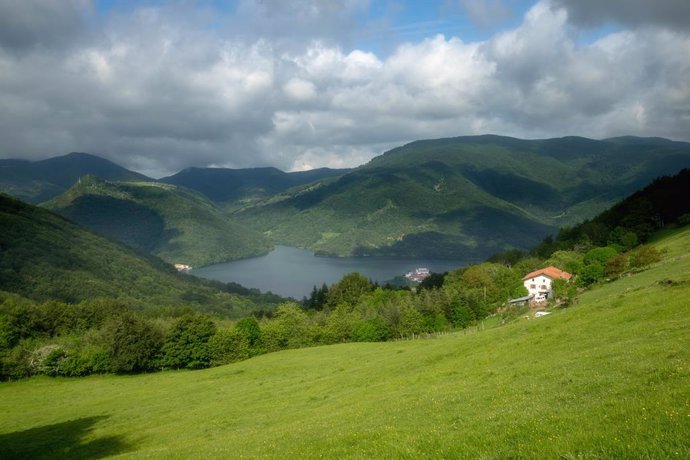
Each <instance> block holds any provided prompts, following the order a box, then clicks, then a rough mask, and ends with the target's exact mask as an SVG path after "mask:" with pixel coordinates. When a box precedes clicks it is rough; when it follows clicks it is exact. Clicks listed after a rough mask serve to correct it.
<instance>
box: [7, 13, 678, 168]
mask: <svg viewBox="0 0 690 460" xmlns="http://www.w3.org/2000/svg"><path fill="white" fill-rule="evenodd" d="M18 3H19V2H18ZM288 3H289V4H290V5H291V7H290V8H288V7H287V6H286V5H287V4H288ZM574 3H575V2H573V4H574ZM578 3H579V2H578ZM603 3H606V2H603ZM611 3H615V2H611ZM26 4H27V5H28V4H31V5H33V7H34V8H35V9H34V10H33V11H34V12H36V11H44V12H47V11H49V10H40V8H52V7H55V5H56V4H60V5H64V7H65V11H62V12H60V13H55V17H56V18H65V19H61V20H58V21H56V23H55V24H52V28H49V30H48V31H46V33H45V35H44V34H42V33H40V30H39V29H40V27H39V28H38V29H37V28H35V27H33V25H36V24H40V23H41V21H42V19H35V20H26V21H24V24H28V25H25V26H21V27H20V26H16V27H15V29H16V30H17V31H19V30H20V29H21V30H23V32H21V33H19V32H13V33H10V32H7V31H3V33H4V34H5V35H3V36H2V38H0V40H1V41H0V106H1V107H2V108H3V110H2V111H0V139H2V143H1V144H0V157H24V158H42V157H47V156H50V155H53V154H58V153H66V152H69V151H74V150H78V151H88V152H92V153H96V154H101V155H104V156H106V157H108V158H111V159H113V160H115V161H118V162H119V163H121V164H123V165H125V166H127V167H130V168H133V169H135V170H139V171H142V172H144V173H147V174H152V175H163V174H167V173H172V172H176V171H177V170H180V169H182V168H184V167H187V166H190V165H197V166H204V165H215V166H227V167H249V166H262V165H273V166H277V167H279V168H282V169H286V170H288V169H307V168H311V167H319V166H332V167H348V166H354V165H357V164H361V163H363V162H365V161H367V160H368V159H370V158H371V157H372V156H374V155H376V154H379V153H381V152H382V151H383V150H385V149H387V148H390V147H393V146H395V145H399V144H400V143H403V142H406V141H409V140H413V139H419V138H432V137H441V136H455V135H463V134H478V133H487V132H492V133H499V134H506V135H515V136H520V137H549V136H559V135H570V134H577V135H585V136H591V137H607V136H614V135H622V134H635V135H658V136H666V137H671V138H675V139H685V140H689V139H688V136H690V134H689V133H688V131H687V127H688V125H690V79H688V78H687V76H688V75H690V37H689V36H688V35H687V34H683V33H678V31H677V30H676V29H673V28H670V26H669V27H666V28H664V27H661V26H655V27H652V28H640V29H634V28H630V29H622V30H620V31H618V32H614V33H610V34H608V35H606V36H604V37H602V38H600V39H598V40H596V41H594V42H591V43H586V44H582V43H581V42H579V41H578V40H579V39H578V37H579V35H578V32H577V29H576V28H574V27H573V25H572V23H573V20H574V19H573V18H575V17H577V16H576V15H575V13H574V11H575V10H574V9H573V8H575V7H573V6H572V5H570V4H569V2H566V1H565V0H560V3H557V2H556V0H554V3H549V2H547V1H543V2H540V3H537V4H535V5H534V7H532V8H531V9H530V10H529V12H528V13H527V14H526V15H525V17H524V20H523V22H522V24H521V25H519V26H518V27H517V28H515V29H513V30H509V31H505V32H501V33H497V34H495V35H494V36H493V37H492V38H490V39H489V40H487V41H483V42H465V41H463V40H461V39H459V38H451V37H444V36H441V35H439V36H435V37H429V38H427V39H425V40H422V41H416V42H409V43H402V44H400V45H399V46H398V47H396V48H395V49H394V51H393V52H392V53H391V54H390V55H387V56H380V55H376V54H374V53H372V52H368V51H364V50H359V49H354V50H348V48H346V46H345V45H343V44H342V43H346V42H347V41H348V38H347V35H348V27H355V25H354V24H356V23H357V22H358V21H359V20H360V16H361V15H362V14H363V12H364V11H365V10H366V8H367V2H365V1H363V0H351V1H347V0H342V1H338V0H332V1H329V2H313V1H307V0H300V1H298V2H279V1H277V0H276V1H275V2H274V1H269V0H263V2H259V1H253V0H243V1H241V2H240V3H239V6H238V7H237V10H236V11H234V12H233V13H232V15H230V16H223V15H219V13H218V11H214V10H212V9H210V8H208V9H203V8H202V9H199V8H191V7H190V6H189V5H190V4H188V3H185V2H183V3H179V4H174V5H172V6H157V7H151V6H148V7H141V8H138V9H136V10H133V11H130V12H120V13H117V14H113V15H110V16H108V17H106V18H105V19H104V20H102V22H99V21H100V20H97V19H96V17H95V15H91V16H89V11H91V10H92V7H91V6H90V5H89V4H88V3H85V2H84V1H80V0H70V1H65V2H53V1H51V0H31V2H27V3H26ZM41 5H42V6H41ZM559 5H560V6H559ZM192 6H194V4H192ZM27 8H28V7H27ZM591 8H592V9H596V7H595V6H592V7H591ZM26 11H28V10H26V9H25V10H21V11H20V10H18V9H16V8H15V6H14V3H11V2H5V1H4V0H0V17H1V18H4V19H2V20H3V21H10V20H11V19H7V18H11V17H12V15H15V16H17V15H18V17H28V16H26V14H28V13H26ZM41 14H43V13H41ZM22 15H24V16H22ZM29 16H30V15H29ZM297 17H299V18H301V19H299V18H297ZM69 18H71V19H69ZM337 18H341V20H342V18H344V23H345V24H350V25H348V26H347V27H342V28H339V27H338V26H337V25H336V24H335V23H336V22H337ZM291 21H295V22H291ZM241 23H243V24H245V25H244V26H243V25H241ZM18 24H19V23H18ZM70 24H71V25H70ZM248 24H251V26H252V27H249V26H248ZM291 24H292V25H291ZM249 29H252V30H249ZM293 30H294V34H292V33H291V31H293ZM31 31H33V32H31ZM8 37H14V38H8ZM58 37H62V38H58ZM49 43H50V46H49ZM349 49H351V48H349Z"/></svg>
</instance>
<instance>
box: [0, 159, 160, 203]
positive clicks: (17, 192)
mask: <svg viewBox="0 0 690 460" xmlns="http://www.w3.org/2000/svg"><path fill="white" fill-rule="evenodd" d="M87 174H93V175H96V176H98V177H102V178H103V179H107V180H122V181H147V180H151V179H150V178H148V177H146V176H144V175H143V174H139V173H135V172H133V171H130V170H128V169H125V168H123V167H121V166H118V165H116V164H115V163H112V162H110V161H108V160H105V159H103V158H100V157H97V156H95V155H90V154H88V153H76V152H74V153H70V154H68V155H64V156H60V157H54V158H49V159H47V160H42V161H34V162H31V161H26V160H0V191H2V192H5V193H8V194H10V195H13V196H16V197H17V198H20V199H22V200H24V201H28V202H30V203H40V202H43V201H46V200H49V199H51V198H53V197H55V196H57V195H59V194H61V193H62V192H64V191H65V190H67V189H68V188H69V187H71V186H72V185H73V184H74V183H75V182H77V180H78V179H79V178H80V177H82V176H85V175H87Z"/></svg>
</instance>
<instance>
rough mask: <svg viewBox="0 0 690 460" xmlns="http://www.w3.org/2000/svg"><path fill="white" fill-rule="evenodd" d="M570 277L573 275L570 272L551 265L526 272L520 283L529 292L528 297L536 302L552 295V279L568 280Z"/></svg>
mask: <svg viewBox="0 0 690 460" xmlns="http://www.w3.org/2000/svg"><path fill="white" fill-rule="evenodd" d="M572 277H573V275H571V274H570V273H568V272H564V271H563V270H561V269H559V268H556V267H553V266H551V267H546V268H542V269H540V270H536V271H533V272H532V273H528V274H526V275H525V276H524V277H523V278H522V283H523V284H524V285H525V288H526V289H527V292H529V297H531V298H533V299H534V301H536V302H541V301H544V300H546V299H548V298H549V297H551V296H552V295H553V291H552V290H551V283H552V282H553V280H556V279H563V280H566V281H570V279H571V278H572Z"/></svg>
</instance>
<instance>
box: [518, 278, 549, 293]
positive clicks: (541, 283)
mask: <svg viewBox="0 0 690 460" xmlns="http://www.w3.org/2000/svg"><path fill="white" fill-rule="evenodd" d="M523 284H524V286H525V288H527V292H528V293H529V294H530V295H535V296H536V295H538V294H543V293H546V295H547V297H551V294H552V291H551V278H549V277H548V276H545V275H539V276H537V277H535V278H529V279H526V280H525V281H524V282H523Z"/></svg>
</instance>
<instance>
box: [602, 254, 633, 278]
mask: <svg viewBox="0 0 690 460" xmlns="http://www.w3.org/2000/svg"><path fill="white" fill-rule="evenodd" d="M627 269H628V256H627V255H626V254H617V255H616V256H614V257H612V258H611V259H609V261H608V262H607V263H606V267H605V269H604V273H605V274H606V275H607V276H618V275H620V274H621V273H623V272H624V271H626V270H627Z"/></svg>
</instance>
